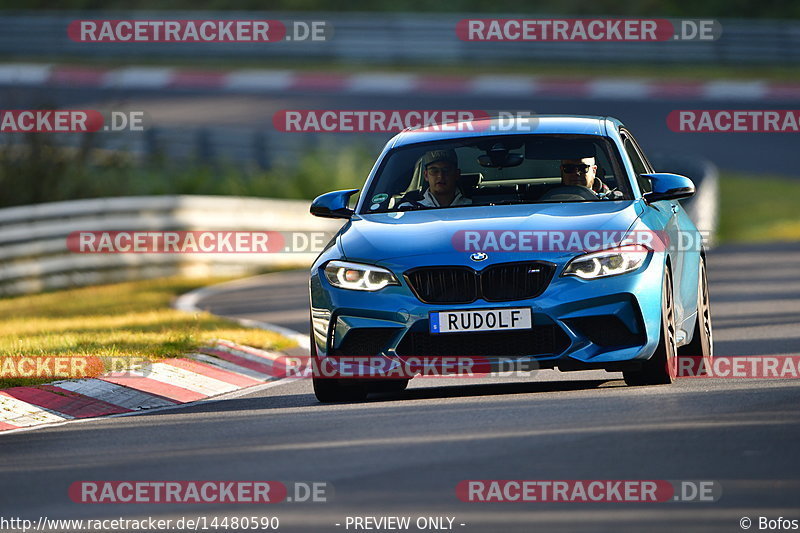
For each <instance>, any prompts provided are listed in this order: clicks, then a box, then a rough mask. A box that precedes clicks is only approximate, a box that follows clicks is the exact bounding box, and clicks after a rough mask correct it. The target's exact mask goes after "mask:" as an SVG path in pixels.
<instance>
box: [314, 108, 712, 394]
mask: <svg viewBox="0 0 800 533" xmlns="http://www.w3.org/2000/svg"><path fill="white" fill-rule="evenodd" d="M512 126H513V127H509V124H508V120H500V119H485V120H475V121H470V122H460V123H453V124H447V125H440V126H435V127H428V128H422V129H417V130H406V131H404V132H402V133H400V134H398V135H397V136H395V137H394V138H393V139H391V140H390V141H389V142H388V143H387V144H386V147H385V148H384V149H383V151H382V153H381V155H380V157H379V158H378V161H377V162H376V164H375V166H374V167H373V170H372V172H371V173H370V175H369V177H368V178H367V181H366V184H365V186H364V189H363V192H362V194H361V195H360V196H359V198H358V201H357V202H356V203H355V206H354V208H352V209H351V208H350V207H349V206H350V205H351V202H350V199H351V196H353V195H354V194H355V193H357V192H358V190H357V189H353V190H344V191H336V192H331V193H327V194H324V195H322V196H320V197H318V198H317V199H315V200H314V202H313V203H312V206H311V212H312V214H314V215H317V216H321V217H329V218H343V219H347V222H346V223H345V224H344V226H343V227H342V228H341V230H340V231H339V232H338V233H337V234H336V236H335V237H334V238H333V239H332V240H331V242H330V243H329V244H328V245H327V246H326V248H325V249H324V251H323V252H322V253H321V254H320V255H319V257H318V258H317V260H316V261H315V262H314V265H313V267H312V269H311V279H310V299H311V330H312V340H311V352H312V353H311V361H312V363H313V365H314V368H315V371H314V378H313V379H314V391H315V394H316V396H317V398H318V399H319V400H320V401H321V402H335V401H357V400H361V399H364V398H365V397H366V395H367V394H368V393H369V392H372V391H391V390H394V391H397V390H402V389H403V388H405V386H406V385H407V384H408V379H409V378H410V377H413V376H414V375H417V373H419V372H424V368H425V362H426V361H431V360H434V361H439V362H441V361H442V360H443V358H451V357H454V358H472V359H473V360H474V361H480V362H481V364H483V365H484V366H485V367H486V368H489V369H491V370H493V371H497V370H508V369H520V368H527V369H531V368H558V369H559V370H562V371H566V370H584V369H605V370H608V371H616V372H619V371H621V372H623V375H624V377H625V381H626V382H627V383H628V384H629V385H649V384H660V383H670V382H672V381H673V380H674V379H675V377H676V375H677V365H678V364H679V354H680V356H681V357H684V356H691V357H687V359H692V360H702V361H704V362H705V363H706V364H709V363H710V361H709V360H710V358H711V357H712V332H711V315H710V308H709V300H708V289H707V282H706V268H705V251H704V249H703V246H702V239H701V236H700V234H699V232H698V231H697V228H696V227H695V226H694V224H693V223H692V221H691V220H690V219H689V217H688V216H687V214H686V213H685V211H684V209H683V208H682V207H681V204H680V203H679V202H678V200H679V199H681V198H687V197H689V196H691V195H692V194H694V184H693V183H692V181H691V180H690V179H689V178H686V177H684V176H679V175H676V174H664V173H655V172H654V171H653V168H652V167H651V165H650V163H649V162H648V160H647V158H646V157H645V155H644V153H643V152H642V150H641V149H640V148H639V145H638V143H637V142H636V140H635V139H634V138H633V136H632V135H631V133H630V132H629V131H628V130H627V129H626V128H625V126H624V125H623V124H622V123H621V122H620V121H618V120H616V119H614V118H610V117H584V116H539V117H535V118H530V117H528V118H520V119H517V120H516V122H515V123H514V124H512ZM343 361H346V362H347V365H349V366H348V368H349V369H350V370H348V371H342V364H343ZM354 361H355V363H354ZM410 361H413V365H412V364H411V363H410ZM509 363H511V366H509ZM353 365H355V366H356V368H359V365H361V366H363V368H362V370H364V371H356V372H352V371H351V370H352V368H353ZM409 365H411V366H409ZM414 365H417V366H414ZM420 365H421V366H420ZM401 367H402V368H403V369H404V372H405V373H403V372H398V371H397V370H398V369H399V368H401ZM459 368H461V367H460V366H458V365H456V366H453V367H448V368H445V370H444V371H445V372H449V371H453V369H459ZM331 369H333V370H331ZM409 369H410V371H409ZM440 369H441V368H440Z"/></svg>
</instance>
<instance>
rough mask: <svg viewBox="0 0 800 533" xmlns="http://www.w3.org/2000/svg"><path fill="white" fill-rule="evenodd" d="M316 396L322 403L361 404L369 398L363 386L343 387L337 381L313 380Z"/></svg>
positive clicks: (315, 378) (316, 378)
mask: <svg viewBox="0 0 800 533" xmlns="http://www.w3.org/2000/svg"><path fill="white" fill-rule="evenodd" d="M312 380H313V381H314V396H316V397H317V400H319V401H320V402H322V403H337V402H361V401H364V400H365V399H366V398H367V389H366V388H365V387H364V386H363V385H342V384H341V383H339V381H338V380H336V379H327V378H318V377H314V378H312Z"/></svg>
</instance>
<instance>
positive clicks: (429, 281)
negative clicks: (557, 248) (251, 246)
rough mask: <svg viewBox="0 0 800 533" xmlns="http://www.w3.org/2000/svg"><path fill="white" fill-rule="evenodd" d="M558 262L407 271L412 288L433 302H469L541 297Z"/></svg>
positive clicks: (428, 268) (429, 268) (426, 268)
mask: <svg viewBox="0 0 800 533" xmlns="http://www.w3.org/2000/svg"><path fill="white" fill-rule="evenodd" d="M554 272H555V265H554V264H552V263H546V262H544V261H525V262H519V263H501V264H498V265H492V266H490V267H488V268H486V269H485V270H482V271H481V272H476V271H475V270H472V269H471V268H468V267H464V266H441V267H422V268H415V269H412V270H409V271H408V272H406V274H405V278H406V281H408V284H409V286H410V287H411V290H412V291H414V294H415V295H416V296H417V298H419V299H420V300H421V301H423V302H425V303H430V304H466V303H471V302H474V301H475V300H477V299H479V298H482V299H484V300H486V301H487V302H504V301H510V300H524V299H527V298H534V297H536V296H539V295H540V294H541V293H542V292H544V289H545V288H546V287H547V285H548V284H549V283H550V280H551V279H552V277H553V273H554Z"/></svg>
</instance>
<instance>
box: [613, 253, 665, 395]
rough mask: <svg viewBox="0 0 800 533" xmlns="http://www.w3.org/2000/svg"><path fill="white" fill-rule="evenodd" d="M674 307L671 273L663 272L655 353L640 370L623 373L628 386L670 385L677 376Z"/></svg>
mask: <svg viewBox="0 0 800 533" xmlns="http://www.w3.org/2000/svg"><path fill="white" fill-rule="evenodd" d="M675 329H676V328H675V305H674V301H673V295H672V273H671V272H670V270H669V268H667V269H666V270H665V272H664V283H663V284H662V287H661V334H660V337H659V341H658V347H657V348H656V351H655V353H653V355H652V356H651V357H650V359H648V360H647V361H644V362H643V363H642V368H641V370H636V371H626V372H623V376H624V377H625V383H627V384H628V385H661V384H666V383H672V382H673V381H675V378H676V377H677V374H678V366H677V365H678V355H677V347H676V338H675Z"/></svg>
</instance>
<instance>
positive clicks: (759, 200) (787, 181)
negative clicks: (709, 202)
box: [718, 173, 800, 243]
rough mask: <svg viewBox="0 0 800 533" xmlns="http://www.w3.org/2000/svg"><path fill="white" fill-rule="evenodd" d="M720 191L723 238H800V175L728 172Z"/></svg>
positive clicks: (721, 182)
mask: <svg viewBox="0 0 800 533" xmlns="http://www.w3.org/2000/svg"><path fill="white" fill-rule="evenodd" d="M719 192H720V198H719V200H720V217H719V232H718V240H719V242H721V243H724V242H767V241H798V240H800V211H798V207H797V202H798V199H800V179H792V178H783V177H778V176H753V175H745V174H735V173H724V174H723V175H722V176H721V177H720V181H719Z"/></svg>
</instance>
